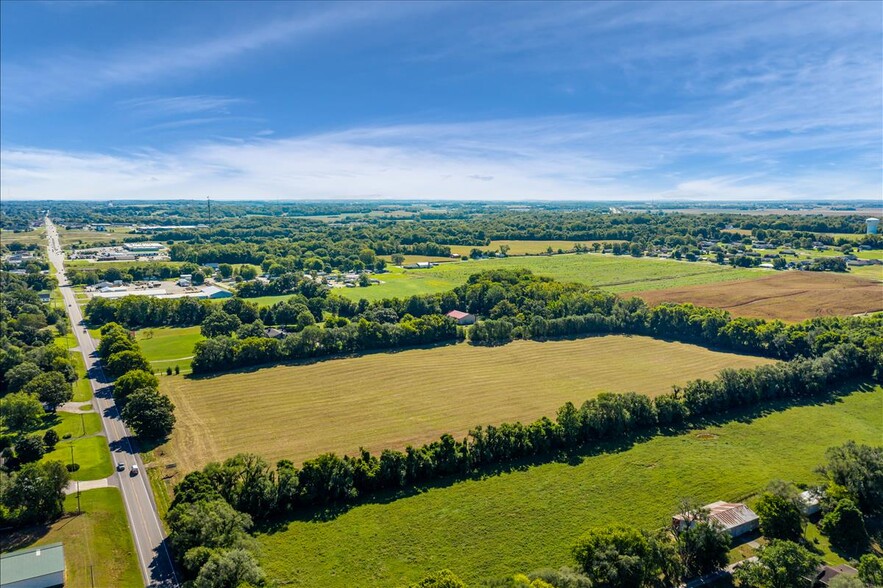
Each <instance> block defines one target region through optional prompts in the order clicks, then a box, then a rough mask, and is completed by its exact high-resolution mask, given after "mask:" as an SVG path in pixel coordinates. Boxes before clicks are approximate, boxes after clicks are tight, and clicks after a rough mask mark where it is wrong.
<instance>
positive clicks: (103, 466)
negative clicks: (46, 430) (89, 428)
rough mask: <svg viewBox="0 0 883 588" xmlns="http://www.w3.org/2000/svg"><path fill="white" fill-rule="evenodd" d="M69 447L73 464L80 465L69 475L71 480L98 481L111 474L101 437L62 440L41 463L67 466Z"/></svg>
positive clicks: (106, 450) (105, 446)
mask: <svg viewBox="0 0 883 588" xmlns="http://www.w3.org/2000/svg"><path fill="white" fill-rule="evenodd" d="M96 416H97V415H96ZM71 446H73V448H74V463H78V464H80V469H78V470H77V471H75V472H73V473H71V479H72V480H79V481H81V482H83V481H86V480H100V479H101V478H106V477H107V476H109V475H111V474H112V473H113V464H111V462H110V451H109V450H108V448H107V439H105V438H104V436H103V435H94V436H92V437H81V438H74V439H71V440H65V439H62V440H61V441H59V442H58V445H56V446H55V451H50V452H49V453H47V454H46V455H44V456H43V459H42V460H41V461H60V462H61V463H63V464H69V463H70V462H71Z"/></svg>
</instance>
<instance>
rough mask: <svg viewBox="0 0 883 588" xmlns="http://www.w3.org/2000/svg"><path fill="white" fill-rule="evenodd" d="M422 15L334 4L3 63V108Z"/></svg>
mask: <svg viewBox="0 0 883 588" xmlns="http://www.w3.org/2000/svg"><path fill="white" fill-rule="evenodd" d="M427 7H428V8H429V7H431V6H430V5H427ZM419 10H424V8H422V7H420V6H419V5H418V6H413V5H402V4H388V5H383V6H382V7H381V6H379V5H376V4H365V3H335V4H330V5H326V6H325V7H323V8H321V9H310V10H299V11H298V12H297V13H296V14H294V15H292V16H289V17H287V18H274V19H272V20H270V21H269V22H266V21H265V22H262V23H259V24H256V25H254V26H253V27H252V28H245V29H242V28H240V29H238V30H234V31H228V32H225V33H223V34H216V35H214V36H209V37H207V38H203V39H199V40H195V41H192V42H186V43H182V42H180V41H178V42H173V41H159V42H154V43H150V44H140V45H134V46H130V47H117V48H113V50H110V51H102V52H101V54H93V53H83V52H76V51H74V52H65V53H58V52H57V51H56V52H53V54H52V55H51V56H47V57H44V58H41V59H34V60H31V61H28V62H22V61H17V62H3V63H2V71H0V80H2V84H3V88H4V92H3V103H4V106H5V107H12V108H21V107H25V106H33V105H34V103H35V102H39V101H45V100H48V99H53V98H55V99H58V98H61V99H69V98H74V97H78V96H88V95H90V94H94V93H96V92H99V91H102V90H105V89H107V88H110V87H115V86H121V85H145V84H149V83H151V82H156V81H157V80H161V79H166V78H170V77H175V76H180V75H182V74H185V73H188V72H193V71H207V70H210V69H214V68H217V67H219V66H220V65H222V64H226V65H229V64H230V61H231V60H233V59H235V58H237V57H238V56H240V55H244V54H248V53H252V52H256V51H259V50H263V49H266V48H269V47H273V46H278V45H283V44H285V45H289V46H292V45H296V44H298V43H306V42H309V41H313V40H316V39H318V38H324V37H326V36H329V35H334V34H338V33H341V32H343V31H346V30H348V29H350V28H352V27H355V26H367V25H370V24H371V23H376V22H386V21H391V20H395V19H397V18H401V17H403V16H406V15H408V14H411V13H414V12H416V11H419Z"/></svg>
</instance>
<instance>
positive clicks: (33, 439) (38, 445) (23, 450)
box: [15, 433, 46, 463]
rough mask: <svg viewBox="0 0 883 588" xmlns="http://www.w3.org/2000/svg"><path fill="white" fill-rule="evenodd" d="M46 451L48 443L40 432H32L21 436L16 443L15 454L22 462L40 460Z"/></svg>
mask: <svg viewBox="0 0 883 588" xmlns="http://www.w3.org/2000/svg"><path fill="white" fill-rule="evenodd" d="M45 453H46V445H45V444H44V443H43V437H42V436H41V435H40V434H39V433H31V434H30V435H25V436H24V437H21V438H19V440H18V441H17V442H16V444H15V456H16V457H17V458H18V460H19V461H20V462H21V463H31V462H34V461H39V460H40V458H42V457H43V455H44V454H45Z"/></svg>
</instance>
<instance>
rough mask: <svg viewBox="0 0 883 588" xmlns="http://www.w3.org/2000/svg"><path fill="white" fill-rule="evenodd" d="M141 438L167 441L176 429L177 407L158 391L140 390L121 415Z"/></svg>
mask: <svg viewBox="0 0 883 588" xmlns="http://www.w3.org/2000/svg"><path fill="white" fill-rule="evenodd" d="M120 414H121V416H122V417H123V420H124V421H126V424H127V425H128V426H130V427H131V428H132V430H133V431H135V433H136V434H137V435H138V436H139V437H145V438H147V439H165V438H166V437H168V436H169V435H170V434H171V433H172V429H173V428H174V427H175V405H174V404H172V401H171V400H169V398H168V397H167V396H164V395H162V394H160V393H159V392H157V391H156V390H150V389H144V390H138V391H136V392H135V393H134V394H132V395H131V396H129V400H128V402H126V406H124V407H123V410H122V412H121V413H120Z"/></svg>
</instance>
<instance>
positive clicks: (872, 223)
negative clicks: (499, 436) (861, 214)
mask: <svg viewBox="0 0 883 588" xmlns="http://www.w3.org/2000/svg"><path fill="white" fill-rule="evenodd" d="M865 224H866V225H868V234H869V235H876V234H877V227H878V226H879V225H880V219H879V218H873V217H871V218H869V219H865Z"/></svg>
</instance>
